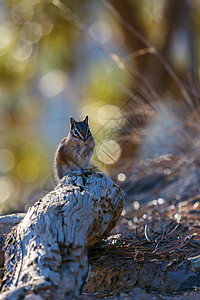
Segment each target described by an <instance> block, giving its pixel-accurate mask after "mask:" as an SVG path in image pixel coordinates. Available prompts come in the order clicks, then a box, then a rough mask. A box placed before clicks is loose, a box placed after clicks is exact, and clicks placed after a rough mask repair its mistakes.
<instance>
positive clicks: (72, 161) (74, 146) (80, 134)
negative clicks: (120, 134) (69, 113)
mask: <svg viewBox="0 0 200 300" xmlns="http://www.w3.org/2000/svg"><path fill="white" fill-rule="evenodd" d="M94 146H95V142H94V138H93V136H92V134H91V132H90V128H89V125H88V116H86V117H85V119H84V120H83V121H82V122H77V121H75V120H74V118H72V117H71V118H70V129H69V133H68V136H67V137H65V138H64V139H63V140H62V141H61V142H60V144H59V145H58V148H57V150H56V153H55V159H54V176H55V180H56V182H59V181H60V180H61V179H62V177H63V176H65V175H66V174H68V173H70V172H72V171H75V170H78V169H83V168H89V167H90V159H91V156H92V154H93V151H94Z"/></svg>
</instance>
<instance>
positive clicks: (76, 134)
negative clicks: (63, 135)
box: [73, 129, 79, 137]
mask: <svg viewBox="0 0 200 300" xmlns="http://www.w3.org/2000/svg"><path fill="white" fill-rule="evenodd" d="M73 135H74V136H75V137H78V136H79V134H78V131H77V130H76V129H75V130H74V132H73Z"/></svg>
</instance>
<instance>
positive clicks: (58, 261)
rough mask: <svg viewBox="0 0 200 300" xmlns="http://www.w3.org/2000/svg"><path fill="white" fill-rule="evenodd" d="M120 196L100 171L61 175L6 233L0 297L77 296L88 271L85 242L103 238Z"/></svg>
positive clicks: (119, 208) (115, 216) (120, 204)
mask: <svg viewBox="0 0 200 300" xmlns="http://www.w3.org/2000/svg"><path fill="white" fill-rule="evenodd" d="M123 201H124V193H123V191H122V190H121V189H120V188H119V187H118V186H117V185H116V184H115V183H114V182H113V181H112V180H111V179H110V178H109V177H107V176H106V175H105V174H103V173H95V172H91V171H89V170H85V171H81V170H80V171H77V172H73V173H71V174H69V175H68V176H66V177H64V178H63V179H62V181H61V182H60V184H58V186H57V187H56V188H55V189H54V190H53V191H52V192H50V193H49V194H47V195H46V196H45V197H43V198H42V199H40V200H39V201H38V202H36V204H35V205H34V206H33V207H31V208H30V209H29V210H28V212H27V214H26V216H25V217H24V219H23V220H22V221H21V222H20V223H19V225H17V226H16V227H14V228H13V229H12V231H11V233H10V234H9V235H8V237H7V239H6V244H5V269H6V270H5V275H4V278H3V281H2V291H3V292H4V293H2V294H1V297H3V298H6V297H7V298H9V297H10V298H11V299H18V298H19V297H24V296H25V295H26V294H31V293H37V295H40V296H41V297H42V298H43V299H47V298H51V299H54V297H57V298H59V299H66V297H68V298H67V299H70V298H72V297H76V296H78V295H80V293H81V291H82V288H83V287H84V284H85V282H86V279H87V276H88V272H89V268H88V259H87V248H86V247H88V246H91V245H93V244H95V243H97V242H100V241H101V240H102V239H103V238H105V237H107V235H108V234H109V233H110V231H111V230H112V228H113V227H114V226H115V225H116V223H117V220H118V218H119V216H120V214H121V211H122V207H123ZM10 298H9V299H10Z"/></svg>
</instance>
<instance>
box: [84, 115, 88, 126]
mask: <svg viewBox="0 0 200 300" xmlns="http://www.w3.org/2000/svg"><path fill="white" fill-rule="evenodd" d="M83 122H85V123H86V124H88V115H87V116H86V117H85V119H84V120H83Z"/></svg>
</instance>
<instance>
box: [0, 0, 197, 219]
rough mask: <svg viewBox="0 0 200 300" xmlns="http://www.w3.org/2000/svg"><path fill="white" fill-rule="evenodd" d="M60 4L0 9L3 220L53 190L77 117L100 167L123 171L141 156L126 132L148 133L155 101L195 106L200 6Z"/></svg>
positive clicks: (163, 1) (38, 0)
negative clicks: (58, 154) (123, 164)
mask: <svg viewBox="0 0 200 300" xmlns="http://www.w3.org/2000/svg"><path fill="white" fill-rule="evenodd" d="M63 3H65V4H62V2H59V1H58V0H55V1H53V2H52V1H42V0H33V1H25V0H21V1H11V0H8V1H4V2H1V3H0V20H1V21H0V40H1V43H0V97H1V99H0V101H1V102H0V134H1V140H0V212H1V213H6V212H10V211H22V210H23V209H24V206H25V205H26V203H27V201H28V200H29V201H30V199H31V198H34V197H33V194H34V193H35V190H45V189H47V190H48V189H50V188H51V187H52V185H51V179H50V177H51V173H52V170H51V166H52V161H53V153H54V152H55V149H56V145H57V144H58V143H59V141H60V140H61V138H63V137H64V136H65V135H66V132H67V130H68V124H69V122H68V119H69V116H70V115H74V116H75V117H76V118H77V119H79V118H82V117H84V116H85V115H86V114H87V113H88V114H89V117H90V125H91V128H92V132H93V133H94V136H95V139H96V152H95V155H94V158H95V162H96V163H97V164H98V165H99V166H100V167H101V168H103V170H104V171H109V170H110V171H111V170H115V171H116V170H117V168H118V164H119V162H120V160H121V159H122V158H123V159H124V158H126V157H129V156H133V155H134V153H135V149H138V148H137V147H138V146H137V144H138V143H137V142H136V140H137V138H136V136H134V137H133V136H132V135H131V132H132V131H131V132H130V131H129V130H128V127H131V130H133V129H134V128H136V129H137V130H138V128H139V129H140V128H144V124H145V118H143V117H142V116H143V115H144V111H145V112H147V111H148V109H149V108H148V109H147V107H146V103H152V102H154V101H155V98H154V96H153V95H155V94H156V95H157V97H158V95H162V97H163V99H164V98H165V96H166V94H167V95H169V94H171V95H173V97H174V98H175V99H182V98H184V95H186V96H188V99H189V100H191V102H192V104H195V105H196V102H198V101H197V98H198V97H197V96H196V94H198V92H196V86H197V78H198V72H199V54H198V44H199V34H198V33H199V30H200V22H199V20H200V18H199V16H200V1H199V0H192V1H190V3H189V2H188V1H186V0H183V1H182V0H181V1H180V0H170V1H167V0H160V1H156V0H142V1H141V0H126V1H121V0H113V1H104V0H102V1H97V0H95V1H88V0H84V1H77V0H76V1H74V0H73V1H72V0H71V1H67V3H66V2H64V1H63ZM174 20H175V21H176V22H175V21H174ZM184 20H185V21H186V22H185V21H184ZM140 34H141V35H140ZM150 43H151V44H152V45H153V46H151V44H150ZM154 46H155V47H156V48H157V49H158V50H159V53H160V54H159V55H161V57H162V58H163V60H164V63H163V61H162V60H160V59H159V55H157V52H156V49H155V48H154ZM168 62H169V65H171V67H172V69H171V67H169V65H168ZM169 69H170V72H171V73H170V72H169ZM174 70H175V73H173V72H174ZM177 75H178V77H177ZM179 78H180V80H182V81H179ZM188 79H191V80H188ZM188 82H189V83H190V85H192V89H190V90H192V92H191V93H190V92H188V86H189V84H188ZM183 91H184V92H183ZM136 93H139V95H140V96H141V97H137V99H136V100H135V98H134V95H135V94H136ZM164 95H165V96H164ZM186 98H187V97H186ZM194 98H195V99H194ZM143 99H145V101H144V100H143ZM183 100H185V99H183ZM195 101H196V102H195ZM130 102H131V105H130ZM183 102H184V101H183ZM195 105H194V107H196V106H195ZM143 108H144V109H143ZM136 112H137V113H136ZM127 120H130V122H131V125H129V122H127ZM119 132H120V134H119ZM124 136H128V139H129V143H126V142H125V143H124V142H122V139H121V138H122V137H124ZM119 178H125V177H124V176H123V174H121V173H120V177H119ZM119 180H124V179H119Z"/></svg>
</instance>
